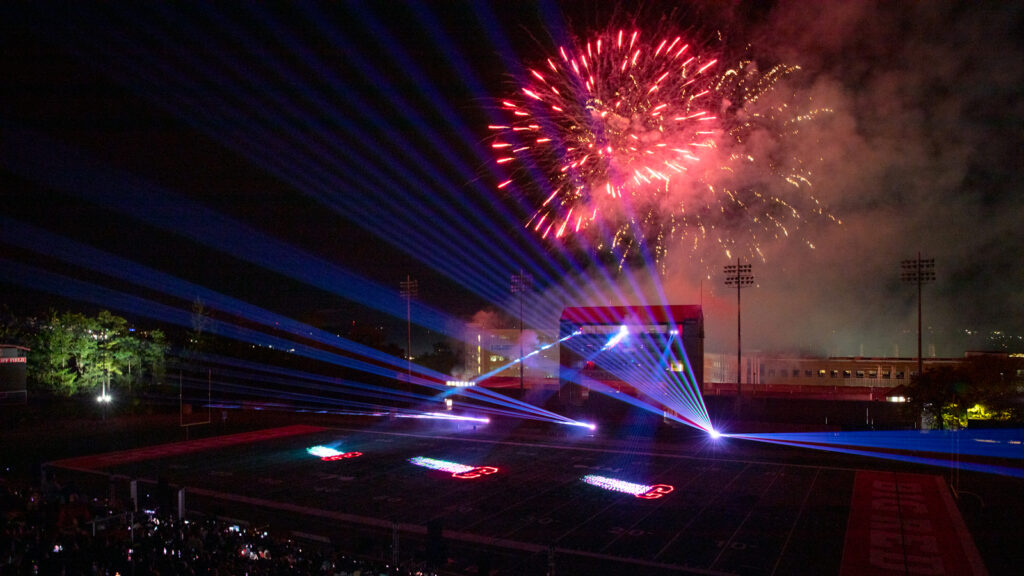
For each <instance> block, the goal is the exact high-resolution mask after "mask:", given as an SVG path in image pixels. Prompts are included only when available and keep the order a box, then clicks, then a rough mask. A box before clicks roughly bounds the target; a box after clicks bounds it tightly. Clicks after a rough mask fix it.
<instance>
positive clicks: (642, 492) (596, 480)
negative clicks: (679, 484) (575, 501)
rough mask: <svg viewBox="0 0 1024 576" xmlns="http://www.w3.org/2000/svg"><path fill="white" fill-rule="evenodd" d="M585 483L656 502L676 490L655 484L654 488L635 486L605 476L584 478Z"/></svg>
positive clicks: (665, 485) (641, 485)
mask: <svg viewBox="0 0 1024 576" xmlns="http://www.w3.org/2000/svg"><path fill="white" fill-rule="evenodd" d="M583 481H584V482H586V483H587V484H590V485H591V486H597V487H598V488H604V489H605V490H612V491H614V492H625V493H626V494H632V495H633V496H636V497H637V498H643V499H644V500H654V499H655V498H661V497H662V496H664V495H665V494H668V493H670V492H672V491H673V490H675V488H673V487H672V486H669V485H668V484H655V485H653V486H646V485H644V484H634V483H632V482H626V481H625V480H617V479H615V478H606V477H604V476H594V475H593V474H590V475H587V476H584V477H583Z"/></svg>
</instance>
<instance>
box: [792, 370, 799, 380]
mask: <svg viewBox="0 0 1024 576" xmlns="http://www.w3.org/2000/svg"><path fill="white" fill-rule="evenodd" d="M798 376H800V371H799V370H797V369H796V368H793V378H796V377H798Z"/></svg>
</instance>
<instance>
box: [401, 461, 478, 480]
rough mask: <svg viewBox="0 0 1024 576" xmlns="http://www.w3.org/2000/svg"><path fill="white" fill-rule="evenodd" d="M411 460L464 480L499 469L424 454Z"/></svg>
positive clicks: (416, 463) (418, 464)
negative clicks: (428, 456) (424, 455)
mask: <svg viewBox="0 0 1024 576" xmlns="http://www.w3.org/2000/svg"><path fill="white" fill-rule="evenodd" d="M409 462H411V463H413V464H415V465H417V466H423V467H424V468H430V469H431V470H441V471H443V472H451V473H452V478H461V479H463V480H468V479H470V478H479V477H480V476H490V475H491V474H494V473H496V472H497V471H498V469H497V468H495V467H494V466H470V465H468V464H459V463H457V462H449V461H447V460H436V459H434V458H424V457H423V456H417V457H415V458H409Z"/></svg>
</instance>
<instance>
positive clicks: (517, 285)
mask: <svg viewBox="0 0 1024 576" xmlns="http://www.w3.org/2000/svg"><path fill="white" fill-rule="evenodd" d="M532 287H533V276H530V275H529V274H526V273H524V272H523V270H522V269H521V268H520V269H519V273H518V274H513V275H512V287H511V290H512V293H513V294H516V293H518V294H519V397H520V398H522V396H523V393H524V390H525V388H526V386H525V384H524V374H525V372H526V365H525V363H524V360H523V293H524V292H526V291H527V290H529V289H530V288H532Z"/></svg>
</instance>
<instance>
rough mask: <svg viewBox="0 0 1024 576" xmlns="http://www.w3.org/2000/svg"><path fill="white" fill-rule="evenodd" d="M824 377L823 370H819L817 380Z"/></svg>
mask: <svg viewBox="0 0 1024 576" xmlns="http://www.w3.org/2000/svg"><path fill="white" fill-rule="evenodd" d="M833 372H835V370H833ZM824 377H825V369H824V368H822V369H821V370H818V378H824ZM832 377H833V378H835V377H836V376H835V374H833V375H832Z"/></svg>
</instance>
